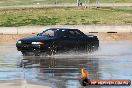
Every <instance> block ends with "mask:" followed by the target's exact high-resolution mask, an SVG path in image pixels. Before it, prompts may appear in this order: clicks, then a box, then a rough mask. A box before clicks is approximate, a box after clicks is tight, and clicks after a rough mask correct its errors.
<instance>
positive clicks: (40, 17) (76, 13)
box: [0, 7, 132, 27]
mask: <svg viewBox="0 0 132 88" xmlns="http://www.w3.org/2000/svg"><path fill="white" fill-rule="evenodd" d="M89 24H101V25H104V24H105V25H122V24H129V25H132V7H125V8H124V7H118V8H99V9H96V8H87V9H84V8H39V9H37V8H36V9H35V8H34V9H33V8H30V9H14V10H0V26H1V27H3V26H4V27H12V26H27V25H29V26H33V25H43V26H44V25H89Z"/></svg>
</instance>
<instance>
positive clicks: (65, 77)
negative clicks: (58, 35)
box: [0, 41, 132, 88]
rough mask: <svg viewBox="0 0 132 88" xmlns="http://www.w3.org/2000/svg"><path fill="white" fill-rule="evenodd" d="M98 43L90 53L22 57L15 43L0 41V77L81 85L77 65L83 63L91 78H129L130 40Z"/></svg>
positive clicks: (58, 86)
mask: <svg viewBox="0 0 132 88" xmlns="http://www.w3.org/2000/svg"><path fill="white" fill-rule="evenodd" d="M100 45H101V46H100V48H99V50H98V51H97V52H94V53H91V54H82V53H80V54H78V55H75V54H73V53H72V54H71V53H69V54H60V55H55V56H52V57H43V56H41V57H23V56H22V55H21V53H20V52H18V51H17V50H16V48H15V44H0V48H1V50H0V79H1V80H12V79H23V78H24V79H26V80H30V81H33V82H36V83H37V82H39V83H48V84H49V85H50V86H52V87H53V88H83V87H81V85H80V83H79V81H78V78H79V77H80V75H81V74H80V70H81V68H82V67H85V69H86V70H88V72H89V77H90V78H91V79H130V80H132V75H131V74H132V70H131V68H132V59H131V58H132V51H131V50H132V42H131V41H119V42H113V43H102V44H100ZM88 88H106V87H103V86H100V87H93V86H92V87H88ZM107 88H124V87H119V86H117V87H107ZM125 88H131V86H130V87H125Z"/></svg>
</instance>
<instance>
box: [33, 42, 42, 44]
mask: <svg viewBox="0 0 132 88" xmlns="http://www.w3.org/2000/svg"><path fill="white" fill-rule="evenodd" d="M32 44H44V43H43V42H32Z"/></svg>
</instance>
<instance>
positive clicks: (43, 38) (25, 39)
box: [19, 36, 53, 42]
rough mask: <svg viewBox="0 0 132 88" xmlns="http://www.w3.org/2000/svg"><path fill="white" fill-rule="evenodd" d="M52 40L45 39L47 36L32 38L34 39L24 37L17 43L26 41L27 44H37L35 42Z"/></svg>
mask: <svg viewBox="0 0 132 88" xmlns="http://www.w3.org/2000/svg"><path fill="white" fill-rule="evenodd" d="M50 39H53V37H47V36H34V37H26V38H22V39H20V40H19V41H28V42H37V41H44V40H50Z"/></svg>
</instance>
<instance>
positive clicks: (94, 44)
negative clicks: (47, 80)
mask: <svg viewBox="0 0 132 88" xmlns="http://www.w3.org/2000/svg"><path fill="white" fill-rule="evenodd" d="M16 47H17V50H18V51H21V52H22V54H23V55H24V56H28V55H34V56H39V55H42V54H44V55H52V54H56V53H60V52H67V51H71V50H72V51H86V52H91V51H94V50H97V49H98V47H99V40H98V38H97V36H94V35H85V34H84V33H83V32H81V31H80V30H78V29H67V28H50V29H47V30H45V31H43V32H42V33H40V34H37V36H34V37H28V38H22V39H20V40H18V41H17V43H16Z"/></svg>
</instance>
